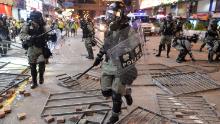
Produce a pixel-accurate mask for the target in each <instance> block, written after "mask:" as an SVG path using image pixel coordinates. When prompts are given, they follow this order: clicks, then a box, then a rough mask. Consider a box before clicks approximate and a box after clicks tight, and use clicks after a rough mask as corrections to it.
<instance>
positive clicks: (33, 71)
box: [30, 64, 38, 89]
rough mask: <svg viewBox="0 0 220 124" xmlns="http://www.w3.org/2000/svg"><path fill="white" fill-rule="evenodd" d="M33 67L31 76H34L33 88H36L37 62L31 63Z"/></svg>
mask: <svg viewBox="0 0 220 124" xmlns="http://www.w3.org/2000/svg"><path fill="white" fill-rule="evenodd" d="M30 68H31V77H32V83H31V89H34V88H36V87H37V86H38V85H37V69H36V68H37V65H36V64H30Z"/></svg>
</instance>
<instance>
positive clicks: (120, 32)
mask: <svg viewBox="0 0 220 124" xmlns="http://www.w3.org/2000/svg"><path fill="white" fill-rule="evenodd" d="M125 10H126V7H125V5H124V3H122V2H119V1H118V2H114V3H112V4H111V5H110V6H109V7H108V9H107V10H106V20H107V24H108V29H107V31H106V32H105V37H104V45H103V47H102V48H101V49H100V51H99V53H98V54H97V58H96V59H95V62H94V66H97V65H99V64H100V62H101V61H102V57H103V55H105V61H104V63H103V64H102V76H101V90H102V94H103V96H104V97H110V96H112V101H113V108H112V115H111V117H110V119H109V121H108V123H107V124H114V123H115V122H117V121H118V120H119V113H120V112H121V105H122V97H125V99H126V102H127V104H128V105H131V104H132V103H133V100H132V97H131V92H130V91H131V90H130V89H129V88H127V87H126V86H127V84H131V83H132V82H133V81H134V80H135V78H136V77H137V70H136V68H135V66H131V67H130V68H129V70H127V71H126V72H124V73H122V74H120V75H118V74H117V72H118V71H119V70H118V68H117V67H116V65H115V64H114V63H113V59H112V58H111V57H110V56H109V54H108V51H111V50H112V48H115V46H117V45H118V44H119V43H121V42H122V41H125V40H126V39H129V38H128V37H129V36H132V35H133V34H134V32H135V30H132V28H131V27H130V26H129V21H128V18H127V16H126V14H125ZM120 48H121V47H120ZM127 57H128V56H125V58H127ZM128 59H129V57H128Z"/></svg>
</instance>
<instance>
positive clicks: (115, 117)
mask: <svg viewBox="0 0 220 124" xmlns="http://www.w3.org/2000/svg"><path fill="white" fill-rule="evenodd" d="M118 120H119V117H118V116H113V115H112V116H111V117H110V118H109V121H108V122H107V124H114V123H116V122H117V121H118Z"/></svg>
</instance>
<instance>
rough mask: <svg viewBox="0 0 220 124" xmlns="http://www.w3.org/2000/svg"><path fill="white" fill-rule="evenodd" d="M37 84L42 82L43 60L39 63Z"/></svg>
mask: <svg viewBox="0 0 220 124" xmlns="http://www.w3.org/2000/svg"><path fill="white" fill-rule="evenodd" d="M38 71H39V84H43V83H44V72H45V62H40V63H39V69H38Z"/></svg>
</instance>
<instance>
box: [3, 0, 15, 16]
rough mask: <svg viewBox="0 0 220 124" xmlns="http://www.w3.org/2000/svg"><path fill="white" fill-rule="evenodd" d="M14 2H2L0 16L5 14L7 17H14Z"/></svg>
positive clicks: (11, 0)
mask: <svg viewBox="0 0 220 124" xmlns="http://www.w3.org/2000/svg"><path fill="white" fill-rule="evenodd" d="M13 4H14V1H13V0H0V14H5V15H7V16H12V5H13Z"/></svg>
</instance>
